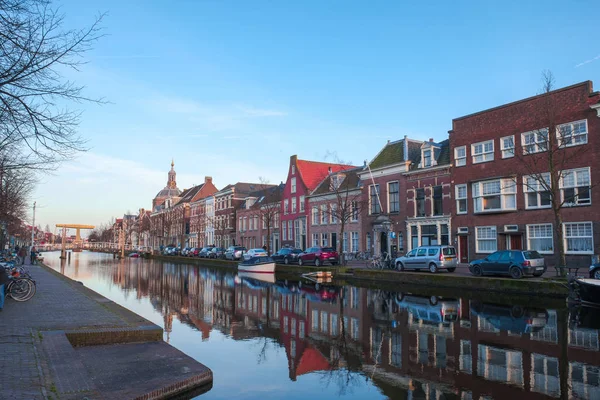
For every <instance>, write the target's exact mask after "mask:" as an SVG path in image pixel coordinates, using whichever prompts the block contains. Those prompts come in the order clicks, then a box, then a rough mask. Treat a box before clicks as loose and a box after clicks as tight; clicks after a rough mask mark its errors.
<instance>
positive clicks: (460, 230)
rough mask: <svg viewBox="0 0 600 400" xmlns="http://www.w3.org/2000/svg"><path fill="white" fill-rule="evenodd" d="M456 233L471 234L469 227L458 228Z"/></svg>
mask: <svg viewBox="0 0 600 400" xmlns="http://www.w3.org/2000/svg"><path fill="white" fill-rule="evenodd" d="M456 231H457V232H458V233H469V227H468V226H461V227H458V228H457V230H456Z"/></svg>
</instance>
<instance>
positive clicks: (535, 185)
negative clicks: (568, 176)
mask: <svg viewBox="0 0 600 400" xmlns="http://www.w3.org/2000/svg"><path fill="white" fill-rule="evenodd" d="M549 188H550V174H549V173H545V174H539V175H530V176H524V177H523V192H525V208H527V209H532V208H548V207H550V203H551V193H550V191H549V190H548V189H549Z"/></svg>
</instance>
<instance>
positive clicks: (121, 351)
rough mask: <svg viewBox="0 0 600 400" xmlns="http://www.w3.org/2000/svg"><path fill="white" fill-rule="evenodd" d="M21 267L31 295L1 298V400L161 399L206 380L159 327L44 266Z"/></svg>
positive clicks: (208, 375)
mask: <svg viewBox="0 0 600 400" xmlns="http://www.w3.org/2000/svg"><path fill="white" fill-rule="evenodd" d="M26 268H28V269H29V271H30V273H31V275H32V277H33V279H34V280H35V281H36V283H37V293H36V294H35V296H34V297H33V298H32V299H31V300H29V301H27V302H16V301H14V300H12V299H8V298H7V299H6V301H5V304H4V311H3V312H1V313H0V354H1V356H0V388H1V389H0V398H2V399H11V400H12V399H27V400H30V399H61V400H64V399H83V398H86V397H87V398H88V399H121V398H123V399H128V398H135V397H138V396H148V397H147V398H161V397H162V396H161V395H160V393H163V394H169V393H171V394H173V393H175V392H174V391H173V390H179V389H174V387H175V386H177V387H178V388H182V387H185V388H187V389H193V388H197V387H199V386H201V385H203V386H205V385H210V384H212V372H211V371H210V370H209V369H208V368H206V367H205V366H204V365H202V364H200V363H198V362H196V361H195V360H193V359H191V358H190V357H188V356H186V355H185V354H183V353H181V352H180V351H178V350H176V349H174V348H173V347H171V346H169V345H168V344H166V343H165V342H163V341H162V336H163V332H162V329H161V328H160V327H158V326H156V325H154V324H152V323H150V322H149V321H147V320H145V319H144V318H142V317H140V316H138V315H137V314H134V313H132V312H130V311H128V310H126V309H124V308H122V307H120V306H119V305H117V304H115V303H113V302H112V301H110V300H108V299H106V298H104V297H102V296H100V295H99V294H97V293H96V292H94V291H92V290H89V289H87V288H85V287H84V286H83V285H82V284H80V283H78V282H75V281H72V280H70V279H68V278H66V277H63V276H62V275H60V274H58V273H57V272H55V271H52V270H50V269H49V268H46V267H43V266H35V265H33V266H30V265H29V266H26ZM133 342H135V343H133ZM158 360H161V361H162V363H160V362H159V361H158ZM165 360H166V362H165ZM181 371H184V372H181ZM123 377H126V379H123ZM98 378H100V379H98Z"/></svg>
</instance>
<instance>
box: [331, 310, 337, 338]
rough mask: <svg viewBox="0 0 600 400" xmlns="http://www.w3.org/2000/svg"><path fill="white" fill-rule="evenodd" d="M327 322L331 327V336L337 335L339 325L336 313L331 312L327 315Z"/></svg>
mask: <svg viewBox="0 0 600 400" xmlns="http://www.w3.org/2000/svg"><path fill="white" fill-rule="evenodd" d="M329 323H330V324H331V329H330V332H331V336H337V335H338V326H339V322H338V316H337V314H331V315H330V316H329Z"/></svg>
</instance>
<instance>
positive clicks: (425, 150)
mask: <svg viewBox="0 0 600 400" xmlns="http://www.w3.org/2000/svg"><path fill="white" fill-rule="evenodd" d="M427 152H428V153H429V164H425V153H427ZM421 160H422V161H421V168H429V167H432V166H433V148H432V147H429V148H427V149H423V150H422V153H421Z"/></svg>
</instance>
